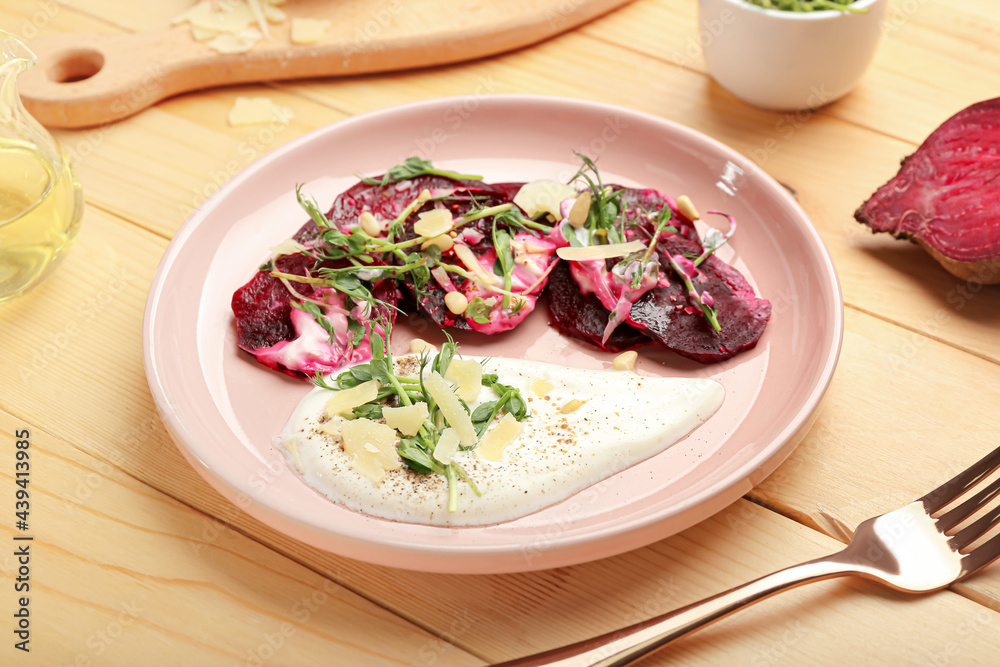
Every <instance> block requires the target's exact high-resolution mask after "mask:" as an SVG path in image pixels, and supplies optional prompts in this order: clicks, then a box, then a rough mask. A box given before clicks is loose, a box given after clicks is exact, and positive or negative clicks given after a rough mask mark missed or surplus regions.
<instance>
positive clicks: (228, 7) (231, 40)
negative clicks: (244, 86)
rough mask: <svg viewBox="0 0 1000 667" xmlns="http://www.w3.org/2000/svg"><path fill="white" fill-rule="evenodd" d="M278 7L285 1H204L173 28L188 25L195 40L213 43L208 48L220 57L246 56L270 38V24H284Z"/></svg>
mask: <svg viewBox="0 0 1000 667" xmlns="http://www.w3.org/2000/svg"><path fill="white" fill-rule="evenodd" d="M279 4H283V0H223V1H222V2H210V1H209V0H204V1H203V2H199V3H198V4H196V5H195V6H193V7H191V8H189V9H187V10H185V11H183V12H181V13H180V14H178V15H177V16H175V17H174V18H173V19H172V20H171V21H170V25H180V24H181V23H187V24H189V25H190V26H191V36H192V37H193V38H194V39H195V40H197V41H199V42H204V41H208V40H211V41H209V42H208V46H209V48H211V49H213V50H215V51H217V52H219V53H225V54H230V53H245V52H247V51H249V50H251V49H252V48H253V46H254V44H256V43H257V42H258V41H260V39H262V38H263V37H269V36H270V35H269V33H268V28H267V24H268V22H270V23H282V22H283V21H285V19H286V16H285V12H283V11H282V10H280V9H278V8H277V7H275V6H274V5H279ZM253 26H257V27H253Z"/></svg>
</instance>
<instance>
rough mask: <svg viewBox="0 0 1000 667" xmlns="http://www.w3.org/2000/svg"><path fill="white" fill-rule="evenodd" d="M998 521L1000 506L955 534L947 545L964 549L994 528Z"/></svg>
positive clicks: (999, 518)
mask: <svg viewBox="0 0 1000 667" xmlns="http://www.w3.org/2000/svg"><path fill="white" fill-rule="evenodd" d="M998 521H1000V505H998V506H996V507H994V508H993V509H991V510H990V511H989V512H987V513H986V514H984V515H983V516H981V517H979V518H978V519H976V520H975V521H974V522H972V523H970V524H969V525H968V526H966V527H965V528H963V529H962V530H960V531H958V532H957V533H955V535H954V536H952V538H951V539H950V540H948V543H949V544H950V545H951V546H952V547H954V548H955V549H964V548H965V547H967V546H969V545H970V544H972V543H973V542H975V541H976V540H978V539H979V538H980V537H982V536H983V535H984V534H985V533H986V531H988V530H989V529H990V528H992V527H993V526H995V525H996V524H997V522H998Z"/></svg>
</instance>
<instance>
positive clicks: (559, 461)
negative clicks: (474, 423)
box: [278, 356, 724, 526]
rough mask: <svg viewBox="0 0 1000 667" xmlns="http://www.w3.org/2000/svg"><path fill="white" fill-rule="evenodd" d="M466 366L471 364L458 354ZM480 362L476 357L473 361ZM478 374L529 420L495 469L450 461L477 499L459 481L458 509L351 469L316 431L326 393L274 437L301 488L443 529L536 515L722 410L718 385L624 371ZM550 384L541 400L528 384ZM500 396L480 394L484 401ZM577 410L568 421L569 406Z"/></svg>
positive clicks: (507, 366)
mask: <svg viewBox="0 0 1000 667" xmlns="http://www.w3.org/2000/svg"><path fill="white" fill-rule="evenodd" d="M463 358H465V359H477V358H476V357H469V356H464V357H463ZM477 360H479V359H477ZM484 373H496V374H497V375H498V376H499V381H500V382H501V383H503V384H507V385H511V386H514V387H516V388H518V389H519V390H520V392H521V395H522V397H524V399H525V400H526V401H528V408H529V410H530V412H531V418H530V419H528V420H526V421H524V422H523V424H524V427H525V428H524V431H523V433H522V435H521V436H520V437H519V438H518V439H517V440H515V441H514V442H512V443H511V444H509V445H508V446H507V447H506V449H505V450H504V453H503V459H502V460H501V461H499V462H492V461H486V460H484V459H482V458H481V457H479V456H478V455H477V454H476V451H475V450H474V449H473V450H470V451H462V452H459V453H458V454H456V456H455V458H454V461H455V462H457V463H458V464H459V465H461V466H462V468H463V469H464V470H465V472H466V474H467V475H468V476H469V478H471V479H472V480H473V481H474V482H475V484H476V486H477V487H478V488H479V490H480V492H481V493H482V496H481V497H477V496H476V494H475V493H473V491H472V489H471V488H470V487H469V486H468V485H467V484H465V483H464V482H459V485H458V489H459V498H458V511H456V512H454V513H449V512H448V483H447V480H446V479H445V478H444V477H443V476H441V475H418V474H416V473H413V472H411V471H410V470H408V469H407V468H406V467H405V466H404V467H403V468H401V469H399V470H393V471H388V472H387V473H386V477H385V478H384V479H383V480H382V481H381V482H380V483H379V484H377V485H376V484H375V483H374V482H372V481H371V480H370V479H369V478H367V477H365V476H363V475H362V474H360V473H359V472H357V471H356V470H355V469H353V468H352V466H351V462H350V458H349V457H348V455H347V454H346V453H345V452H344V450H343V447H342V446H341V444H340V441H339V439H338V438H335V437H333V436H330V435H328V434H327V433H325V432H324V430H323V429H322V428H321V424H322V422H323V421H325V420H326V416H325V415H326V412H325V406H326V402H327V400H328V399H329V398H330V396H331V395H332V392H330V391H328V390H325V389H320V388H316V389H314V390H313V391H312V392H310V393H309V394H308V395H307V396H306V397H305V398H303V400H302V401H301V402H300V403H299V405H298V406H297V407H296V409H295V411H294V412H293V413H292V416H291V418H290V419H289V421H288V423H287V425H286V426H285V428H284V430H283V431H282V433H281V435H280V436H279V438H278V439H279V441H280V442H279V444H280V445H281V446H282V447H283V449H284V451H285V452H286V453H287V458H288V460H289V462H290V464H291V465H292V466H293V467H294V469H296V470H297V471H298V472H299V474H300V475H301V476H302V477H303V479H304V480H305V481H306V483H307V484H309V485H310V486H312V487H313V488H314V489H316V490H317V491H319V492H320V493H322V494H324V495H325V496H327V497H328V498H330V499H331V500H333V501H335V502H337V503H340V504H342V505H344V506H346V507H348V508H350V509H352V510H356V511H360V512H364V513H366V514H371V515H374V516H379V517H383V518H387V519H393V520H397V521H405V522H410V523H423V524H435V525H447V526H464V525H484V524H491V523H499V522H501V521H509V520H512V519H516V518H518V517H522V516H525V515H527V514H531V513H533V512H536V511H538V510H540V509H542V508H544V507H547V506H549V505H552V504H554V503H556V502H559V501H560V500H564V499H565V498H567V497H569V496H571V495H573V494H574V493H576V492H578V491H580V490H582V489H584V488H586V487H588V486H590V485H592V484H594V483H596V482H598V481H600V480H602V479H604V478H606V477H610V476H611V475H613V474H615V473H617V472H619V471H621V470H624V469H625V468H627V467H629V466H631V465H633V464H635V463H638V462H639V461H642V460H644V459H647V458H649V457H650V456H653V455H654V454H656V453H658V452H660V451H662V450H664V449H665V448H667V447H668V446H670V445H671V444H673V443H675V442H677V441H678V440H680V439H681V438H683V437H684V436H685V435H687V434H688V433H690V432H691V431H692V430H694V429H695V428H696V427H697V426H698V425H700V424H701V423H702V422H704V421H705V420H706V419H708V418H709V417H710V416H711V415H712V414H713V413H714V412H715V411H716V410H718V408H719V406H720V405H722V400H723V396H724V390H723V388H722V385H720V384H719V383H718V382H715V381H714V380H707V379H683V378H652V377H642V376H639V375H636V374H635V373H633V372H630V371H615V370H610V369H609V370H586V369H580V368H567V367H563V366H556V365H552V364H544V363H540V362H535V361H525V360H520V359H503V358H491V359H489V360H487V361H486V362H485V366H484ZM539 379H544V380H547V381H548V382H549V383H551V384H552V388H551V389H548V391H547V392H546V393H545V395H544V396H541V397H539V396H537V395H535V394H534V393H533V392H532V389H531V387H532V385H533V384H534V383H536V381H537V380H539ZM539 386H545V387H547V385H546V384H545V383H540V384H535V389H538V387H539ZM496 398H497V397H496V395H494V394H493V392H492V391H490V390H489V389H486V388H485V387H484V388H483V391H482V393H481V395H480V396H479V399H478V401H477V402H476V403H474V404H472V405H471V406H470V407H471V408H472V409H473V410H474V409H475V407H476V406H477V405H479V404H480V403H485V402H487V401H491V400H495V399H496ZM574 399H575V400H578V401H583V405H582V406H580V407H579V408H577V409H576V410H575V411H573V412H570V413H569V414H562V413H561V412H560V409H561V408H563V407H564V406H566V404H567V403H569V402H570V401H572V400H574Z"/></svg>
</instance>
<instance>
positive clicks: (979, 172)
mask: <svg viewBox="0 0 1000 667" xmlns="http://www.w3.org/2000/svg"><path fill="white" fill-rule="evenodd" d="M998 146H1000V98H997V99H992V100H987V101H985V102H979V103H978V104H973V105H972V106H970V107H968V108H966V109H964V110H962V111H960V112H958V113H957V114H955V115H954V116H952V117H951V118H949V119H948V120H947V121H945V122H944V124H942V125H941V126H940V127H938V128H937V129H936V130H934V132H932V133H931V135H930V136H929V137H927V139H926V140H925V141H924V142H923V144H921V145H920V147H919V148H918V149H917V150H916V152H915V153H913V154H912V155H910V156H909V157H908V158H906V159H905V160H904V161H903V165H902V168H901V169H900V170H899V173H897V174H896V176H894V177H893V178H892V180H890V181H889V182H888V183H886V184H885V185H883V186H882V187H881V188H879V189H878V190H877V191H876V192H875V193H874V194H873V195H872V196H871V198H869V199H868V201H866V202H865V203H864V204H862V205H861V207H860V208H859V209H858V210H857V211H856V212H855V214H854V217H855V218H856V219H857V220H858V221H859V222H862V223H864V224H866V225H868V226H869V227H871V229H872V231H874V232H888V233H889V234H892V235H893V236H896V237H897V238H905V239H911V240H914V241H917V242H919V243H921V245H923V246H924V247H925V248H927V249H928V250H930V251H931V253H932V254H934V255H935V257H936V258H938V259H939V260H941V259H942V258H944V259H945V260H951V261H950V262H948V261H942V264H944V265H945V267H946V268H949V270H952V267H950V266H949V264H954V263H956V262H960V263H976V262H984V261H992V260H998V259H1000V150H998ZM994 273H995V274H996V273H1000V272H994ZM961 277H966V276H964V275H962V276H961ZM996 279H997V280H1000V275H997V276H996Z"/></svg>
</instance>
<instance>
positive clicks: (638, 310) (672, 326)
mask: <svg viewBox="0 0 1000 667" xmlns="http://www.w3.org/2000/svg"><path fill="white" fill-rule="evenodd" d="M700 248H701V246H699V245H698V244H697V243H696V242H694V241H692V240H690V239H687V238H684V237H682V236H679V235H672V236H670V237H669V238H666V239H664V240H662V241H661V242H660V245H659V247H658V250H657V254H658V255H659V256H660V265H661V266H662V269H663V274H664V275H667V276H669V277H670V285H669V286H668V287H662V286H657V287H654V288H653V289H652V290H651V291H649V292H647V293H646V294H644V295H642V296H641V297H640V298H639V300H638V301H636V302H635V303H634V304H633V305H632V310H631V312H630V314H629V317H628V320H627V321H628V322H629V324H631V325H632V326H634V327H636V328H637V329H639V330H640V331H643V332H645V333H646V335H648V336H650V337H651V338H653V339H655V340H656V341H658V342H660V343H662V344H663V345H664V346H665V347H667V348H669V349H671V350H673V351H674V352H676V353H677V354H680V355H681V356H684V357H688V358H689V359H694V360H695V361H698V362H701V363H703V364H708V363H713V362H716V361H722V360H724V359H728V358H730V357H732V356H735V355H736V354H739V353H740V352H743V351H745V350H749V349H751V348H753V347H754V346H756V345H757V341H758V340H760V337H761V334H763V333H764V327H765V326H767V321H768V319H770V317H771V303H770V302H769V301H767V300H766V299H760V298H758V297H757V295H756V294H755V293H754V291H753V287H752V286H751V285H750V283H748V282H747V280H746V278H744V277H743V275H742V274H741V273H740V272H739V271H737V270H736V269H734V268H733V267H731V266H729V265H728V264H726V263H725V262H724V261H722V260H721V259H719V258H718V257H716V256H715V255H712V256H711V257H709V258H708V259H706V260H705V261H704V262H703V263H702V264H701V266H700V267H699V271H700V275H699V277H698V278H696V279H695V280H694V283H695V286H696V287H697V289H698V291H699V292H705V291H707V292H709V293H710V294H711V295H712V296H713V297H714V299H715V311H716V313H717V314H718V318H719V324H720V326H721V327H722V329H721V331H714V330H713V329H712V327H710V326H709V325H708V322H707V321H706V320H705V316H704V314H702V312H701V310H700V309H699V308H698V307H697V306H696V305H695V304H694V303H692V301H691V299H690V298H689V297H688V295H687V289H686V288H685V287H684V283H683V282H682V281H681V279H680V278H679V277H678V276H677V275H676V274H675V273H674V272H673V271H672V270H671V268H670V263H669V260H668V259H667V258H666V257H665V256H664V255H663V253H662V252H660V251H661V250H662V251H666V252H669V253H670V254H672V255H677V254H681V255H683V254H688V255H697V254H698V253H699V252H700Z"/></svg>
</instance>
